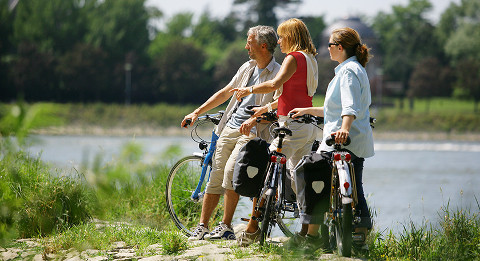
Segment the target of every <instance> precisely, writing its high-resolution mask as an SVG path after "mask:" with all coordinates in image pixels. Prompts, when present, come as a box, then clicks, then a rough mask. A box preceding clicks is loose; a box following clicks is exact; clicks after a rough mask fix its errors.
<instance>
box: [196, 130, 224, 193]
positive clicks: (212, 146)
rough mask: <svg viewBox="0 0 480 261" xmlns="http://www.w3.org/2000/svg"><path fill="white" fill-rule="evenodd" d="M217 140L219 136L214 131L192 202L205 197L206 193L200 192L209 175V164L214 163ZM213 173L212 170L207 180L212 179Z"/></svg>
mask: <svg viewBox="0 0 480 261" xmlns="http://www.w3.org/2000/svg"><path fill="white" fill-rule="evenodd" d="M217 140H218V135H217V134H215V131H212V139H211V141H210V147H208V152H207V154H206V155H205V159H204V160H203V166H202V174H201V175H200V180H199V182H198V184H197V188H196V189H195V191H193V193H192V196H190V198H191V199H192V200H195V201H198V200H199V199H200V196H203V194H204V193H205V192H204V191H203V192H201V193H200V190H201V189H202V184H203V180H204V179H205V175H206V174H207V169H208V163H210V162H211V161H212V157H213V154H214V152H215V148H216V147H217ZM211 171H212V170H211V169H210V172H209V173H208V179H207V180H209V179H210V173H211Z"/></svg>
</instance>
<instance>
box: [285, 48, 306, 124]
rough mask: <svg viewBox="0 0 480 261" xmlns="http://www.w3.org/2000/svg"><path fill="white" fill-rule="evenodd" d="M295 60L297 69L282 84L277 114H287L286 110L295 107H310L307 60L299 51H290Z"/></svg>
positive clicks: (288, 110)
mask: <svg viewBox="0 0 480 261" xmlns="http://www.w3.org/2000/svg"><path fill="white" fill-rule="evenodd" d="M288 55H292V56H293V57H294V58H295V60H297V70H296V71H295V73H294V74H293V75H292V77H290V79H289V80H288V81H286V82H285V83H284V84H283V91H282V95H280V97H279V98H278V110H277V115H279V116H280V115H283V116H288V112H290V111H291V110H292V109H295V108H306V107H312V106H313V105H312V97H310V96H308V90H307V60H306V59H305V56H304V55H303V54H302V53H300V52H291V53H289V54H288Z"/></svg>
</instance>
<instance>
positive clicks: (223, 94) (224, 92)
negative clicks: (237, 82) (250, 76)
mask: <svg viewBox="0 0 480 261" xmlns="http://www.w3.org/2000/svg"><path fill="white" fill-rule="evenodd" d="M231 89H232V86H230V85H227V86H225V87H224V88H223V89H221V90H219V91H217V92H216V93H214V94H213V95H212V96H211V97H210V98H208V100H207V101H206V102H204V103H203V104H202V105H200V107H198V108H197V109H195V110H194V111H193V112H191V113H190V114H188V115H186V116H185V117H184V118H183V121H182V123H181V127H184V128H186V127H187V126H185V123H186V121H187V119H190V120H191V121H192V123H191V124H193V123H194V122H195V121H196V120H197V118H198V116H199V115H201V114H203V113H205V112H207V111H209V110H211V109H214V108H216V107H218V106H219V105H221V104H223V103H224V102H226V101H227V100H228V99H229V98H230V97H231V96H232V95H233V92H230V90H231Z"/></svg>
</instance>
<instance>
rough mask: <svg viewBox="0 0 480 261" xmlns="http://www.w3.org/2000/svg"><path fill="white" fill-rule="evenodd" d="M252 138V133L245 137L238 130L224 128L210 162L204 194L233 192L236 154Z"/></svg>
mask: <svg viewBox="0 0 480 261" xmlns="http://www.w3.org/2000/svg"><path fill="white" fill-rule="evenodd" d="M253 138H255V134H253V133H250V135H249V136H245V135H243V134H241V133H240V132H239V131H238V129H233V128H230V127H228V126H225V128H224V129H223V131H222V133H221V134H220V138H219V139H218V141H217V148H216V149H215V155H214V157H213V162H212V163H213V164H212V173H210V180H209V181H208V183H207V187H206V193H209V194H223V192H224V189H230V190H233V186H232V178H233V167H234V166H235V161H236V160H237V155H238V152H239V151H240V148H242V146H243V145H245V143H247V142H248V141H249V140H251V139H253Z"/></svg>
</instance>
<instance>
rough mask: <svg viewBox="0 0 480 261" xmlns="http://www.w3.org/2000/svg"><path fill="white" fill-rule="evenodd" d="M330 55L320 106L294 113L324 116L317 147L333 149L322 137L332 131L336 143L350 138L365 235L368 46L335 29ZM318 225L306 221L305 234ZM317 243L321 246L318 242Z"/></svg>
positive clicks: (370, 149) (369, 152) (370, 151)
mask: <svg viewBox="0 0 480 261" xmlns="http://www.w3.org/2000/svg"><path fill="white" fill-rule="evenodd" d="M328 51H329V53H330V58H331V59H332V60H333V61H337V62H338V63H339V65H338V66H337V67H336V68H335V77H334V78H333V79H332V81H331V82H330V83H329V85H328V89H327V92H326V95H325V103H324V106H323V107H311V108H296V109H293V110H292V111H291V112H293V113H295V114H294V115H293V117H298V116H301V115H303V114H312V115H316V116H322V117H324V119H325V120H324V128H323V141H322V143H321V145H320V148H319V151H332V150H333V148H332V147H329V146H327V145H326V143H325V139H326V138H327V137H329V136H330V135H331V134H333V133H334V134H335V142H336V143H344V142H345V141H346V140H347V137H348V136H350V138H351V140H352V142H351V144H350V145H348V146H345V148H346V149H348V150H349V151H350V152H352V154H353V155H352V156H353V157H352V159H353V160H352V162H353V164H354V168H355V176H356V185H357V194H358V200H359V202H358V205H357V210H359V211H358V212H359V216H360V218H361V222H360V224H359V225H358V226H357V228H356V232H358V233H362V234H363V235H364V236H366V232H367V229H370V228H371V227H372V223H371V219H370V213H369V211H368V206H367V202H366V200H365V196H364V192H363V186H362V172H363V162H364V159H365V158H368V157H371V156H373V155H374V149H373V136H372V128H371V126H370V111H369V107H370V103H371V93H370V84H369V80H368V76H367V72H366V71H365V65H366V64H367V62H368V60H369V59H370V57H371V55H370V54H369V48H368V47H367V46H366V45H365V44H362V43H361V39H360V36H359V34H358V33H357V32H356V31H355V30H354V29H351V28H341V29H337V30H334V31H333V32H332V34H331V36H330V40H329V43H328ZM318 229H319V225H318V224H317V225H314V224H309V226H308V232H307V234H308V236H313V237H318ZM319 247H320V246H319Z"/></svg>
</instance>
